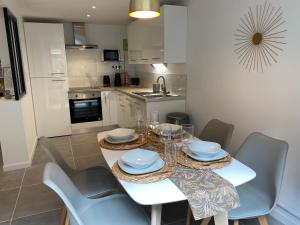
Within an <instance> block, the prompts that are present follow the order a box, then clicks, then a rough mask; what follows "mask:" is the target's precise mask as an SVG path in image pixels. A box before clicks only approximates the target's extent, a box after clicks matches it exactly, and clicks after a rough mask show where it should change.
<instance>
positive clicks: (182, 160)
mask: <svg viewBox="0 0 300 225" xmlns="http://www.w3.org/2000/svg"><path fill="white" fill-rule="evenodd" d="M176 158H177V163H179V164H180V165H182V166H185V167H188V168H192V169H200V170H214V169H219V168H223V167H225V166H227V165H228V164H230V162H231V160H232V157H231V155H230V154H228V155H227V156H226V157H225V158H223V159H220V160H215V161H209V162H203V161H197V160H195V159H192V158H191V157H189V156H186V155H185V153H184V152H182V151H177V156H176Z"/></svg>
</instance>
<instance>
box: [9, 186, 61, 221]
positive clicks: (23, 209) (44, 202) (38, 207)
mask: <svg viewBox="0 0 300 225" xmlns="http://www.w3.org/2000/svg"><path fill="white" fill-rule="evenodd" d="M62 205H63V204H62V201H61V200H60V199H59V197H58V196H57V195H56V193H54V192H53V191H52V190H50V189H49V188H48V187H46V186H45V185H43V184H38V185H32V186H24V187H22V188H21V193H20V197H19V200H18V202H17V207H16V210H15V213H14V219H17V218H20V217H25V216H31V215H35V214H38V213H43V212H47V211H50V210H55V209H59V208H61V207H62Z"/></svg>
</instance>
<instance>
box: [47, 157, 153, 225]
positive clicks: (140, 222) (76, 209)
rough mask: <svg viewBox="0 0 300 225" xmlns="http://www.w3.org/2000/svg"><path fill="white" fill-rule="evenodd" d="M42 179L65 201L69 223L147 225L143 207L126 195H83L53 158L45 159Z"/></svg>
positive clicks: (148, 223)
mask: <svg viewBox="0 0 300 225" xmlns="http://www.w3.org/2000/svg"><path fill="white" fill-rule="evenodd" d="M43 182H44V184H45V185H47V186H48V187H49V188H51V189H52V190H53V191H55V192H56V193H57V194H58V195H59V197H60V198H61V199H62V200H63V202H64V203H65V205H66V207H67V209H68V214H69V216H70V223H71V225H99V224H101V225H120V224H122V225H150V219H149V218H148V217H147V215H146V213H145V212H144V210H143V209H142V208H141V207H140V206H139V205H137V204H136V203H134V202H133V201H132V200H131V199H130V198H129V197H128V196H126V195H123V194H122V195H121V194H115V195H110V196H106V197H103V198H99V199H90V198H86V197H85V196H83V195H82V194H81V193H80V192H79V190H78V189H77V188H76V186H75V185H74V184H73V182H72V181H71V180H70V178H69V176H67V175H66V173H65V172H64V171H63V170H62V169H61V168H60V167H59V166H58V165H57V164H55V163H53V162H49V163H47V165H46V167H45V169H44V175H43Z"/></svg>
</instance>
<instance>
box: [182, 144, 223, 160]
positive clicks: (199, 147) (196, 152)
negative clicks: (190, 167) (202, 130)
mask: <svg viewBox="0 0 300 225" xmlns="http://www.w3.org/2000/svg"><path fill="white" fill-rule="evenodd" d="M183 151H184V152H185V153H186V154H187V155H188V156H190V157H191V158H193V159H195V160H198V161H215V160H220V159H223V158H225V157H226V156H227V155H228V153H227V152H226V151H224V150H222V149H221V146H220V144H218V143H215V142H208V141H201V140H198V141H194V142H192V143H190V144H188V148H187V149H184V150H183Z"/></svg>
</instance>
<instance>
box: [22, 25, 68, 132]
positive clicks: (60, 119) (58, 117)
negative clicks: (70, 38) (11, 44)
mask: <svg viewBox="0 0 300 225" xmlns="http://www.w3.org/2000/svg"><path fill="white" fill-rule="evenodd" d="M24 28H25V39H26V47H27V56H28V63H29V72H30V79H31V89H32V97H33V104H34V114H35V120H36V127H37V134H38V136H39V137H41V136H46V137H54V136H63V135H70V134H71V119H70V110H69V99H68V89H69V87H68V76H67V68H66V54H65V43H64V31H63V25H62V24H53V23H27V22H26V23H24Z"/></svg>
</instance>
